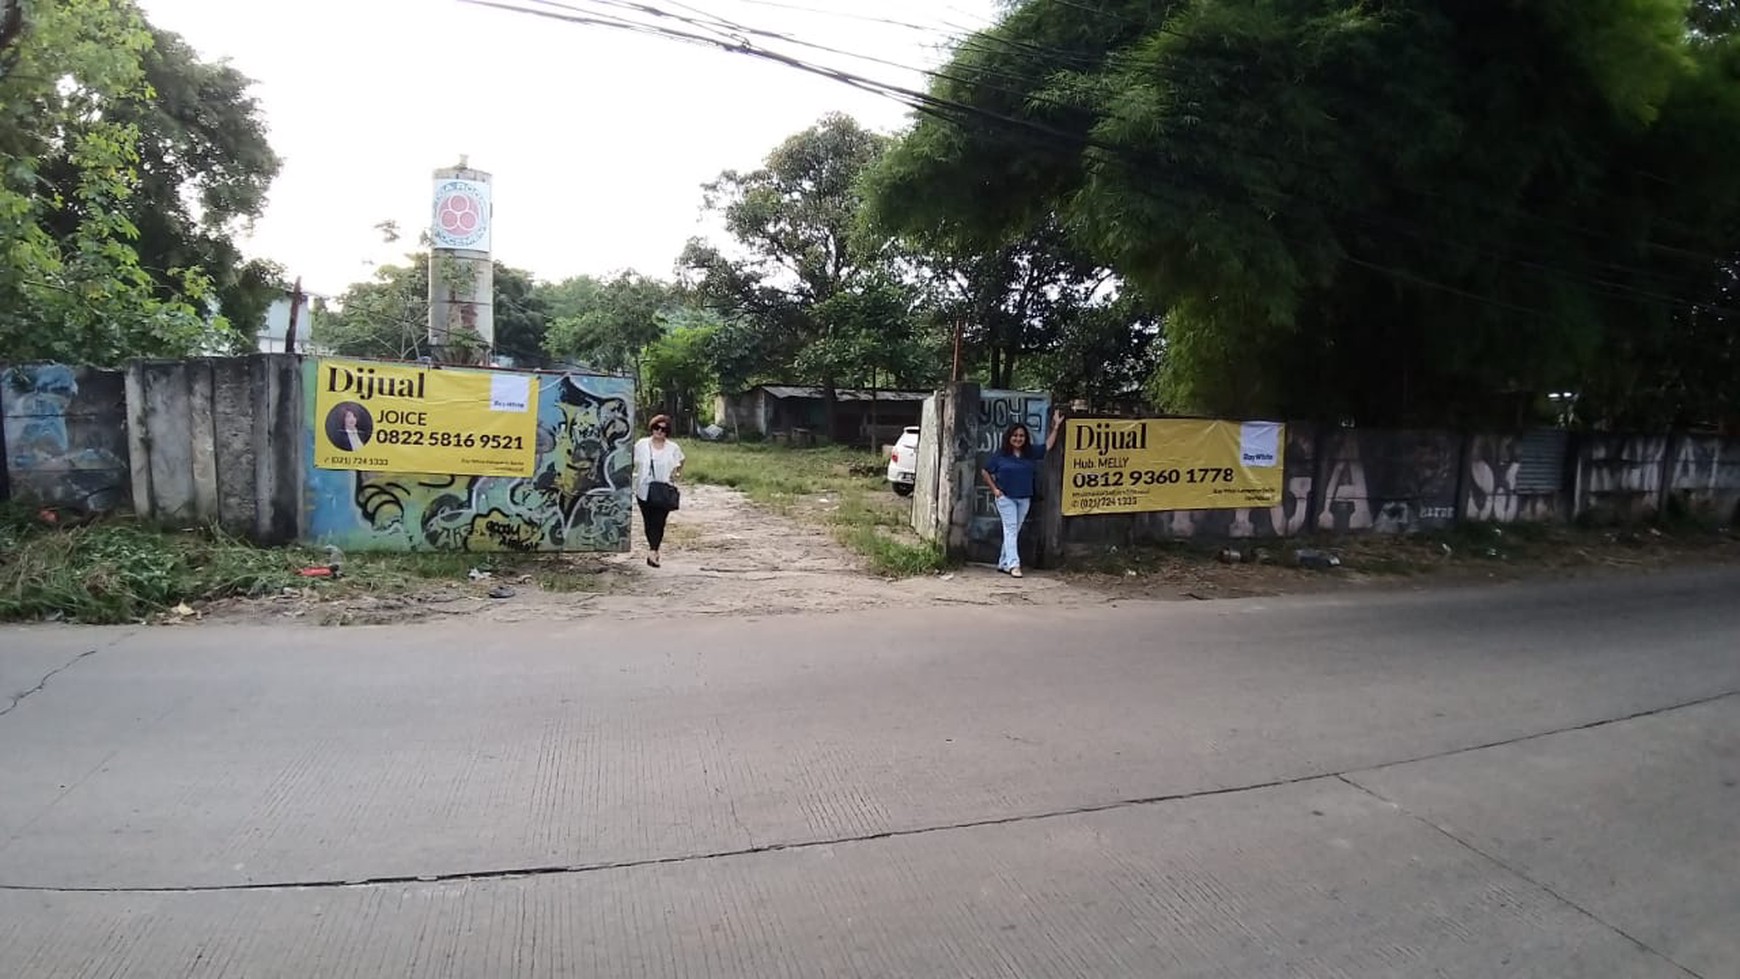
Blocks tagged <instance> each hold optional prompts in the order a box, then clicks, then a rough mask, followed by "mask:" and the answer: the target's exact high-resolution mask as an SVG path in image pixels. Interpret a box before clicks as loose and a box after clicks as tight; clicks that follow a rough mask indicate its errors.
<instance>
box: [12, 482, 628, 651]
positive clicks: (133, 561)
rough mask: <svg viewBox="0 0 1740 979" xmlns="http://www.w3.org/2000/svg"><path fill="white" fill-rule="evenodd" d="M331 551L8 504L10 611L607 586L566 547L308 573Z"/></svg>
mask: <svg viewBox="0 0 1740 979" xmlns="http://www.w3.org/2000/svg"><path fill="white" fill-rule="evenodd" d="M325 562H326V554H325V552H324V551H315V550H310V549H308V548H303V547H280V548H274V547H258V546H256V545H254V544H251V543H249V542H247V541H244V540H240V539H238V538H235V537H231V536H229V535H228V534H225V533H224V532H222V531H221V530H218V529H215V528H201V529H194V530H169V529H164V528H160V527H154V526H151V525H149V524H146V523H142V522H140V521H137V520H133V519H130V518H121V517H116V518H109V519H104V520H100V521H97V522H94V523H89V524H84V525H81V526H67V525H64V524H62V523H60V522H59V521H54V520H49V519H45V518H44V516H43V515H42V513H41V512H39V511H36V510H32V509H27V508H23V507H19V506H16V505H9V506H5V507H0V620H22V621H42V620H55V621H66V622H82V623H90V624H114V623H123V622H138V621H141V620H145V619H149V618H151V617H152V616H154V615H159V614H162V613H165V612H168V611H170V610H171V609H174V608H175V607H176V606H178V605H181V604H183V603H186V604H188V605H192V606H198V605H201V604H204V603H209V602H215V601H221V600H223V599H229V598H253V597H260V596H265V595H275V594H278V593H280V592H282V591H283V590H284V589H286V588H307V587H315V588H320V589H322V590H323V591H325V592H330V593H334V594H337V593H344V592H368V593H376V594H380V593H403V592H410V591H415V590H417V589H418V588H420V587H422V586H423V585H424V584H426V583H427V582H429V581H431V580H439V581H450V582H462V581H465V580H466V578H467V576H468V574H469V573H470V572H471V570H472V569H477V570H480V571H487V572H490V573H491V575H492V576H494V577H498V578H507V577H510V576H511V577H514V578H516V579H517V578H519V577H521V576H530V577H531V579H532V580H534V581H536V582H537V584H538V585H539V586H540V587H541V588H543V589H545V590H547V591H564V592H573V591H592V590H596V589H597V588H599V587H601V575H600V574H599V573H598V572H599V571H600V569H601V566H600V565H599V564H598V563H597V562H596V561H588V560H585V559H577V558H571V557H569V556H564V555H518V554H488V555H480V554H460V553H450V552H448V553H440V552H417V553H410V554H404V553H396V554H386V553H383V554H349V555H345V556H344V557H343V564H342V570H343V572H344V575H343V577H342V578H341V579H339V580H336V581H334V580H330V579H319V578H316V579H310V578H307V577H304V576H302V575H301V574H300V573H299V572H300V571H301V569H303V568H306V567H313V566H319V565H323V564H324V563H325Z"/></svg>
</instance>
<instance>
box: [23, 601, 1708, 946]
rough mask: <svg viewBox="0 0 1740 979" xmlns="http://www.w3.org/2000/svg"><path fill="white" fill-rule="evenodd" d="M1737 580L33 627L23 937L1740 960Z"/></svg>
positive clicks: (26, 690)
mask: <svg viewBox="0 0 1740 979" xmlns="http://www.w3.org/2000/svg"><path fill="white" fill-rule="evenodd" d="M1737 595H1740V572H1737V571H1721V570H1717V571H1698V572H1686V573H1675V574H1668V575H1660V576H1655V577H1649V578H1640V579H1627V580H1620V579H1607V580H1600V581H1583V582H1570V583H1564V584H1557V585H1543V584H1532V585H1513V586H1506V587H1499V588H1482V589H1453V590H1447V591H1441V592H1418V593H1389V594H1381V595H1372V594H1363V595H1359V596H1349V595H1343V596H1339V597H1316V598H1308V599H1287V600H1251V601H1228V602H1213V603H1183V604H1179V603H1171V604H1129V605H1108V606H1107V607H1105V608H1101V609H1069V610H1061V611H1046V612H1035V611H1030V610H1023V609H1021V608H1009V609H1003V610H993V609H963V608H936V609H926V610H917V611H913V610H901V611H899V612H898V613H892V612H890V613H854V614H840V615H828V616H785V617H776V618H765V619H761V620H744V619H721V618H713V617H682V616H680V615H678V616H673V617H672V618H670V619H669V620H668V621H664V622H656V621H655V622H639V623H634V624H632V625H627V624H625V625H611V624H606V623H599V622H596V621H592V622H585V621H583V622H577V623H572V624H564V625H560V626H553V627H552V626H539V625H530V624H527V625H517V626H500V625H497V626H491V627H488V628H478V627H467V626H465V625H460V624H451V623H450V624H445V625H431V626H408V627H382V628H356V629H327V630H320V629H299V628H284V629H259V628H248V629H241V628H211V627H205V628H199V627H196V628H154V629H133V630H81V629H70V628H56V629H12V630H6V631H0V977H38V976H104V977H110V976H146V977H156V976H198V977H217V976H238V977H239V976H248V977H277V976H283V977H298V979H304V977H315V976H318V977H327V976H357V977H374V976H407V977H419V979H420V977H426V976H455V977H473V976H476V977H507V976H649V977H651V976H660V977H662V976H681V977H710V976H744V977H777V976H792V977H810V976H900V977H905V976H1021V977H1027V976H1143V977H1153V976H1225V977H1236V979H1251V977H1267V976H1289V977H1291V976H1397V977H1418V976H1458V977H1461V976H1466V977H1490V976H1505V977H1511V976H1542V977H1566V976H1576V977H1655V976H1661V977H1673V976H1678V977H1684V976H1702V977H1708V979H1714V977H1735V976H1740V602H1737V601H1736V596H1737Z"/></svg>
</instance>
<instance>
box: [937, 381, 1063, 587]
mask: <svg viewBox="0 0 1740 979" xmlns="http://www.w3.org/2000/svg"><path fill="white" fill-rule="evenodd" d="M1015 424H1021V425H1026V426H1027V430H1028V431H1029V432H1031V433H1032V435H1033V439H1034V441H1035V442H1036V444H1039V445H1044V444H1045V435H1046V432H1048V431H1049V430H1050V429H1049V426H1050V424H1051V396H1050V395H1048V394H1039V393H1035V392H1031V391H999V390H995V389H992V388H986V389H984V390H982V391H980V392H979V400H978V408H977V411H976V412H975V414H974V415H973V416H972V418H971V420H970V421H969V423H968V424H965V425H962V426H960V429H959V431H958V434H957V440H958V444H957V445H956V448H955V452H956V458H971V459H972V460H973V472H972V481H971V483H970V484H968V485H967V486H963V487H962V489H963V490H965V491H967V492H969V493H970V494H971V511H970V516H969V518H968V521H967V559H968V560H970V561H990V562H995V561H996V560H997V554H998V552H999V551H1000V550H1001V549H1002V546H1003V521H1002V518H1001V517H999V516H998V515H997V501H996V499H995V498H994V497H992V496H991V490H990V487H988V486H986V485H985V483H984V480H982V479H980V478H979V470H980V469H982V468H984V464H985V459H986V457H988V456H989V455H990V454H991V453H993V452H996V451H997V450H998V449H999V448H1000V447H1001V446H1002V444H1003V433H1004V432H1005V431H1006V430H1007V429H1008V428H1009V426H1010V425H1015ZM1049 502H1050V503H1051V504H1052V505H1054V506H1055V505H1056V501H1049ZM1038 505H1039V504H1038V503H1037V502H1036V503H1035V506H1038ZM1038 523H1039V522H1038V520H1036V519H1033V518H1032V517H1030V518H1029V519H1028V521H1027V523H1026V524H1025V525H1024V526H1023V528H1022V537H1021V539H1022V553H1023V554H1027V553H1030V549H1031V547H1032V540H1031V538H1032V537H1033V535H1034V534H1035V533H1036V532H1037V531H1036V529H1035V528H1036V527H1037V526H1038Z"/></svg>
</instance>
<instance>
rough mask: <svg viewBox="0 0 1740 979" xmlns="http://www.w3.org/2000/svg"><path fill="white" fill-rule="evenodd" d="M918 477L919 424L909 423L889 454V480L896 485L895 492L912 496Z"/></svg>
mask: <svg viewBox="0 0 1740 979" xmlns="http://www.w3.org/2000/svg"><path fill="white" fill-rule="evenodd" d="M917 479H918V426H916V425H908V426H907V427H906V431H904V432H901V433H900V439H899V440H898V441H896V442H895V443H894V451H893V452H892V453H890V454H889V456H888V482H889V484H890V485H892V486H893V487H894V492H896V493H898V494H900V495H901V496H911V495H912V486H913V483H914V481H916V480H917Z"/></svg>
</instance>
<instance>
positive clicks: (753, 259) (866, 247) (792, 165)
mask: <svg viewBox="0 0 1740 979" xmlns="http://www.w3.org/2000/svg"><path fill="white" fill-rule="evenodd" d="M887 142H888V141H887V139H886V138H885V137H883V136H879V135H877V134H875V133H872V132H870V131H868V130H866V129H864V128H863V127H862V126H860V125H858V123H857V122H855V121H854V120H852V119H851V118H850V117H848V116H843V115H831V116H827V117H825V118H824V119H822V120H821V121H820V122H819V123H817V124H816V125H815V126H812V127H810V128H809V129H806V130H804V131H803V132H801V133H798V134H797V135H795V136H792V137H791V138H789V139H787V140H786V141H785V142H784V143H782V144H780V146H779V147H778V148H776V149H775V150H774V151H773V152H772V153H771V154H769V155H768V157H767V160H766V162H765V164H764V165H763V166H762V167H761V168H760V169H758V170H754V171H751V172H748V173H741V172H738V171H731V170H728V171H726V172H724V173H722V174H720V175H719V179H717V180H715V181H714V182H712V183H710V184H707V185H706V186H705V187H704V188H703V189H704V191H705V201H706V206H707V207H708V208H709V209H710V210H715V211H719V212H721V213H723V215H724V217H725V226H726V228H727V230H728V231H729V232H730V233H731V236H732V237H733V238H734V239H735V242H736V246H737V250H738V251H739V252H740V253H741V255H742V257H740V258H733V257H730V256H728V255H727V254H726V253H725V252H724V251H721V250H720V249H719V248H717V247H715V246H713V245H710V244H707V243H705V242H702V241H699V240H695V241H691V242H690V243H689V245H688V247H687V248H686V249H685V250H684V252H683V257H682V259H681V264H682V265H683V266H685V267H686V268H687V269H689V270H690V271H691V272H692V273H694V274H695V275H697V276H698V283H697V284H698V289H699V291H700V293H701V295H702V297H703V301H704V302H706V303H708V304H709V305H711V306H713V307H714V308H716V309H718V310H719V311H720V312H721V313H722V314H724V315H725V316H726V317H727V318H730V319H733V320H736V321H738V322H739V323H740V324H742V326H745V327H752V328H753V329H754V330H755V331H756V332H757V333H758V334H759V336H758V337H757V342H756V343H755V344H754V346H755V348H756V349H758V350H759V351H761V352H762V353H763V354H764V355H765V356H766V358H767V362H766V363H765V364H764V365H763V366H762V369H763V370H766V371H774V370H781V369H786V370H790V371H792V372H795V373H796V374H797V375H798V376H796V377H787V378H782V380H809V381H812V382H814V383H817V384H819V385H820V386H821V387H822V389H823V391H824V392H825V395H824V396H825V399H826V401H827V411H828V415H829V428H830V430H831V429H832V427H833V415H834V404H835V389H836V386H837V385H838V383H839V381H840V379H841V377H842V374H843V372H845V371H847V370H848V369H849V367H850V366H851V365H852V364H853V363H855V361H854V359H853V358H854V357H855V356H856V354H854V353H852V351H854V350H861V349H863V348H864V347H866V346H874V345H876V344H877V342H878V337H879V336H880V335H881V334H882V333H883V331H884V330H886V331H887V332H888V334H889V335H888V336H887V337H886V338H884V339H882V340H881V341H880V342H881V343H883V344H893V343H898V342H899V337H900V336H902V335H905V334H906V333H908V332H909V324H902V323H898V322H888V323H867V322H866V321H865V320H864V318H863V317H861V316H853V315H848V314H850V313H852V312H853V311H855V310H861V309H862V308H863V305H864V303H866V302H878V301H880V300H877V299H875V298H874V297H873V296H871V293H872V292H874V291H876V290H881V289H884V288H886V286H887V283H888V282H889V280H890V279H891V278H898V276H897V275H895V274H893V272H892V271H891V268H890V264H891V259H892V254H891V242H890V241H889V240H888V239H887V238H886V237H884V236H876V235H870V234H865V233H864V229H863V228H862V225H861V223H860V220H859V215H860V210H861V208H862V205H863V196H862V193H861V192H860V189H859V181H860V178H861V177H862V176H863V174H864V173H865V171H866V170H868V169H869V167H870V166H871V165H873V164H874V163H875V162H876V160H877V159H878V158H879V157H880V156H881V154H882V152H883V150H884V149H885V148H886V146H887ZM854 293H858V294H859V298H858V299H848V298H846V297H848V296H851V295H853V294H854ZM884 298H885V297H884ZM898 305H899V304H893V305H890V304H887V303H882V306H881V308H882V310H883V311H884V312H886V313H889V314H892V313H893V312H894V311H895V308H896V306H898ZM865 331H868V333H866V332H865Z"/></svg>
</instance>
